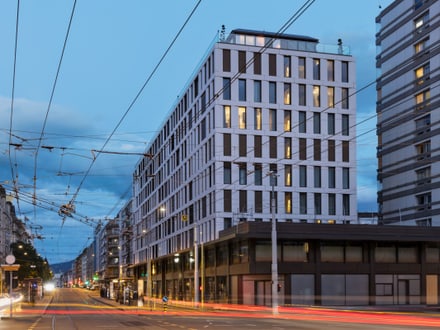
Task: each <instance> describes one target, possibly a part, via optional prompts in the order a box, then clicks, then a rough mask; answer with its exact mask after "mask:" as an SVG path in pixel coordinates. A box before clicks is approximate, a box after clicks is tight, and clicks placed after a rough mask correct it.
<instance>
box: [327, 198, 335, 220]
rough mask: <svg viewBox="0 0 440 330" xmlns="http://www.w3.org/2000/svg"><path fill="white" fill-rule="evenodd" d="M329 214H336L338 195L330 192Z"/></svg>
mask: <svg viewBox="0 0 440 330" xmlns="http://www.w3.org/2000/svg"><path fill="white" fill-rule="evenodd" d="M328 215H336V195H335V194H328Z"/></svg>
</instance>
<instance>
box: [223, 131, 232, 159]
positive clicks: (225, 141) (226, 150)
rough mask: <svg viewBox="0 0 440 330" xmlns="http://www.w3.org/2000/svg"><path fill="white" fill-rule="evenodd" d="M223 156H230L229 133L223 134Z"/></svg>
mask: <svg viewBox="0 0 440 330" xmlns="http://www.w3.org/2000/svg"><path fill="white" fill-rule="evenodd" d="M223 156H231V134H223Z"/></svg>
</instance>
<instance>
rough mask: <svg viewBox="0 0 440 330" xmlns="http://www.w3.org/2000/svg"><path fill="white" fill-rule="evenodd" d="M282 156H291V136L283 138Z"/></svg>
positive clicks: (287, 157) (288, 157)
mask: <svg viewBox="0 0 440 330" xmlns="http://www.w3.org/2000/svg"><path fill="white" fill-rule="evenodd" d="M284 158H285V159H291V158H292V138H290V137H285V138H284Z"/></svg>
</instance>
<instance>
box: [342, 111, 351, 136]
mask: <svg viewBox="0 0 440 330" xmlns="http://www.w3.org/2000/svg"><path fill="white" fill-rule="evenodd" d="M341 124H342V132H341V133H342V135H345V136H348V133H349V129H350V123H349V117H348V115H342V123H341Z"/></svg>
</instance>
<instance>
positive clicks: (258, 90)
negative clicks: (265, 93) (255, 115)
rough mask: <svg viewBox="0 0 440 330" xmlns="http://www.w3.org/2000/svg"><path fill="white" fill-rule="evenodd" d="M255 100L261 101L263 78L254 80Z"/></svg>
mask: <svg viewBox="0 0 440 330" xmlns="http://www.w3.org/2000/svg"><path fill="white" fill-rule="evenodd" d="M254 102H261V80H254Z"/></svg>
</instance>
